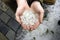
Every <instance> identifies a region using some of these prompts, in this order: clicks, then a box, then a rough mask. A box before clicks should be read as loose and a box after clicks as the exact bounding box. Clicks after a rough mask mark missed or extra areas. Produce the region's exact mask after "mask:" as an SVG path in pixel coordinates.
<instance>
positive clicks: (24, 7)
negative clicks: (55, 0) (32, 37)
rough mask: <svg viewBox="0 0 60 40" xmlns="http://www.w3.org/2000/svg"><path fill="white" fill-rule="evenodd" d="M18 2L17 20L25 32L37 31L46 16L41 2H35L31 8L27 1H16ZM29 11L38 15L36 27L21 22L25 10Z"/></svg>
mask: <svg viewBox="0 0 60 40" xmlns="http://www.w3.org/2000/svg"><path fill="white" fill-rule="evenodd" d="M16 1H17V10H16V14H15V16H16V20H17V22H18V23H19V24H21V25H22V27H23V29H25V30H34V29H36V28H37V27H38V26H39V24H41V23H42V21H43V16H44V9H43V8H42V6H41V4H40V2H38V1H34V2H33V3H32V4H31V6H30V7H29V5H28V3H27V1H26V0H16ZM29 9H32V10H33V11H35V12H36V13H38V14H39V15H38V21H37V22H36V23H35V24H34V25H31V26H29V27H28V26H27V25H25V24H23V23H22V22H21V19H20V16H21V15H22V14H23V12H24V10H29Z"/></svg>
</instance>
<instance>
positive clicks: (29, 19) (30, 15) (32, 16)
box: [20, 10, 38, 26]
mask: <svg viewBox="0 0 60 40" xmlns="http://www.w3.org/2000/svg"><path fill="white" fill-rule="evenodd" d="M20 18H21V21H22V23H23V24H26V25H27V26H29V25H34V24H35V23H36V22H37V21H38V17H37V14H36V13H34V12H33V11H32V10H25V11H24V12H23V15H22V16H20Z"/></svg>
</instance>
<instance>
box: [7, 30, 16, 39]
mask: <svg viewBox="0 0 60 40" xmlns="http://www.w3.org/2000/svg"><path fill="white" fill-rule="evenodd" d="M6 36H7V38H8V39H9V40H14V38H15V32H14V31H12V30H10V31H9V32H8V33H7V34H6Z"/></svg>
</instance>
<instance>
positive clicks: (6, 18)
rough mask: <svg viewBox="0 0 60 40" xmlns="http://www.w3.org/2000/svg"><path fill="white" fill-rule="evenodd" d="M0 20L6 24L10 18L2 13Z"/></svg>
mask: <svg viewBox="0 0 60 40" xmlns="http://www.w3.org/2000/svg"><path fill="white" fill-rule="evenodd" d="M0 19H1V20H3V21H4V22H5V23H7V22H8V20H9V19H10V17H9V16H8V15H7V14H5V13H2V14H1V15H0Z"/></svg>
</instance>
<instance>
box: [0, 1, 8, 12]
mask: <svg viewBox="0 0 60 40" xmlns="http://www.w3.org/2000/svg"><path fill="white" fill-rule="evenodd" d="M0 9H1V10H3V11H7V9H8V7H7V6H6V5H5V4H4V3H3V2H0Z"/></svg>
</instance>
